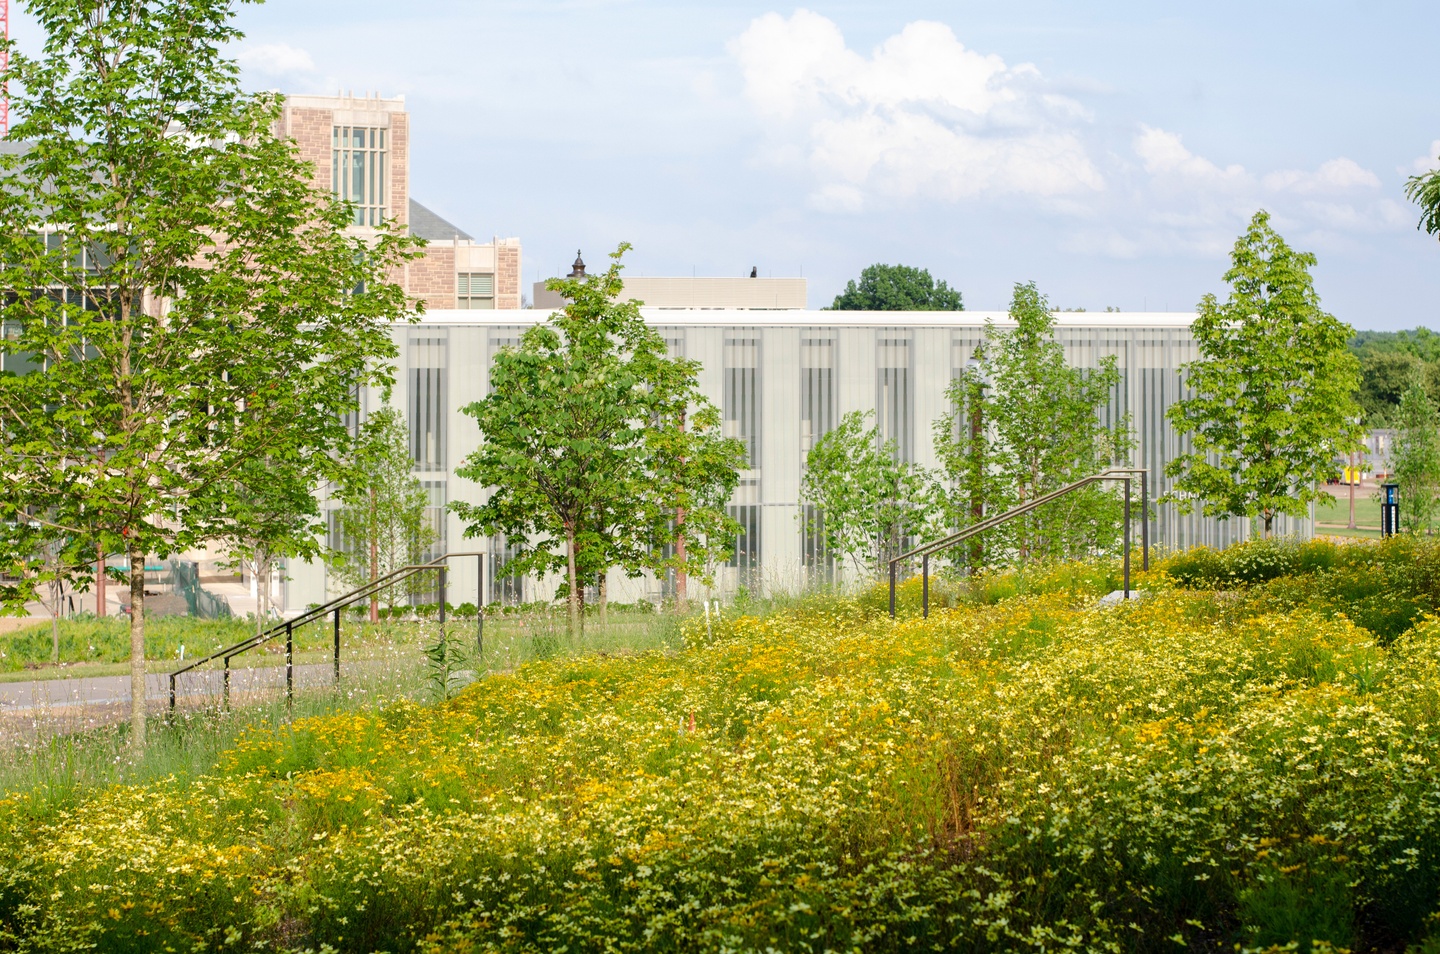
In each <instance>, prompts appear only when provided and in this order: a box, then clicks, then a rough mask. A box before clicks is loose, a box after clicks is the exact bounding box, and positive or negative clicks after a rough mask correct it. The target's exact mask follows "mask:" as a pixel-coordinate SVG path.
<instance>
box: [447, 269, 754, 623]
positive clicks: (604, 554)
mask: <svg viewBox="0 0 1440 954" xmlns="http://www.w3.org/2000/svg"><path fill="white" fill-rule="evenodd" d="M629 247H630V246H629V245H628V244H622V245H620V247H619V248H618V249H617V250H616V251H615V252H614V253H612V255H611V260H612V261H611V265H610V267H609V269H607V270H606V271H605V272H603V273H599V274H592V275H588V276H585V277H584V278H583V279H569V280H566V279H555V280H552V281H551V283H550V285H549V287H550V288H551V290H553V291H557V292H559V293H560V294H561V295H562V296H563V297H564V298H565V299H566V305H565V307H564V309H562V310H561V311H559V312H556V313H555V314H553V315H551V316H550V318H549V320H548V321H547V322H546V323H545V324H542V325H537V326H535V327H533V328H530V329H529V330H527V331H526V332H525V334H524V335H523V336H522V337H521V339H520V344H519V346H518V347H516V348H512V349H507V350H505V351H502V352H501V353H500V354H498V355H496V357H495V361H494V363H493V364H492V366H491V369H490V395H489V396H488V397H487V398H485V399H484V400H483V401H479V402H476V403H474V404H471V405H470V406H468V407H466V408H464V413H466V414H468V415H470V416H471V417H473V418H475V420H476V423H477V424H478V425H479V427H480V433H481V444H480V447H479V449H478V450H476V451H475V453H473V454H471V455H470V456H469V457H467V458H466V459H465V461H464V463H463V464H462V465H461V466H460V467H459V468H457V469H456V473H457V474H459V475H460V476H462V477H466V478H468V479H470V480H473V481H475V482H476V483H478V484H480V485H481V486H482V487H485V488H488V489H489V491H490V493H489V497H488V499H487V500H486V501H485V503H483V504H478V505H476V504H468V503H463V502H458V503H455V504H452V505H451V507H452V509H453V510H454V511H455V512H456V513H458V514H459V515H460V516H461V518H462V519H464V520H466V521H467V523H468V524H469V526H468V527H467V529H466V536H472V537H473V536H488V535H491V534H495V533H501V534H504V535H505V536H506V538H507V539H508V541H509V543H510V545H511V546H512V547H514V548H515V549H516V551H517V555H516V556H515V558H514V559H513V560H512V561H511V563H510V567H511V569H512V571H514V572H532V573H549V572H562V573H563V574H564V579H565V584H564V587H565V589H564V592H565V594H566V601H567V603H568V606H569V618H570V624H569V625H570V632H571V634H572V635H574V634H576V633H578V632H579V630H580V627H581V598H582V588H583V586H584V585H585V582H586V581H589V580H599V579H602V578H603V574H606V573H607V572H608V571H609V570H610V568H611V567H615V566H619V567H621V568H622V569H624V570H625V571H626V572H629V573H638V572H641V571H643V570H645V569H657V568H658V567H659V565H660V563H661V554H662V553H663V551H664V550H666V549H667V547H666V544H671V545H673V544H675V543H677V542H678V541H680V540H685V541H686V542H687V543H688V546H686V547H684V548H683V556H682V554H681V549H682V548H680V547H676V548H675V555H674V556H673V557H671V558H669V560H668V562H669V564H670V565H671V566H676V567H680V568H683V569H684V570H685V571H687V572H690V573H698V574H701V575H703V574H705V573H706V572H707V567H708V556H709V553H710V551H711V550H712V549H713V548H714V547H715V546H718V545H719V544H720V541H721V540H722V539H723V534H719V533H717V531H718V530H719V529H721V528H724V527H726V526H727V525H728V524H729V521H728V518H726V517H725V515H724V512H723V505H724V502H725V501H726V500H727V499H728V498H729V496H730V494H731V492H732V491H733V489H734V486H735V484H736V482H737V480H738V475H737V469H738V467H739V464H740V462H741V460H742V459H743V447H742V445H741V444H740V442H738V441H734V440H729V439H725V438H722V437H721V436H720V428H719V424H720V419H719V415H718V413H717V412H716V411H715V409H714V406H713V405H711V404H710V403H709V402H708V401H707V400H705V398H704V397H703V396H702V395H701V394H700V392H699V389H698V387H697V384H696V374H697V372H698V367H699V366H698V364H697V363H696V362H693V361H685V360H682V359H677V358H671V357H670V356H669V355H668V354H667V352H666V347H665V341H664V339H663V338H661V337H660V336H659V335H658V334H657V333H656V332H655V331H654V330H652V329H651V328H649V327H647V326H646V324H645V322H644V320H643V319H642V318H641V317H640V310H639V305H638V304H637V303H636V302H634V301H620V298H621V297H622V296H621V292H622V291H623V283H622V282H621V279H620V271H621V265H620V261H621V258H622V257H623V256H624V253H625V252H626V251H627V250H628V249H629ZM682 534H683V536H682Z"/></svg>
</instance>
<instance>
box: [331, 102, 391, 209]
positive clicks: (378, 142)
mask: <svg viewBox="0 0 1440 954" xmlns="http://www.w3.org/2000/svg"><path fill="white" fill-rule="evenodd" d="M388 135H389V130H387V129H379V128H374V127H370V126H336V127H334V130H333V133H332V143H331V160H330V162H331V165H330V182H331V185H332V188H333V189H334V192H335V195H336V197H337V198H339V199H341V200H343V201H346V202H352V203H354V205H355V218H354V224H356V225H370V226H375V225H379V224H380V223H381V222H383V221H385V219H386V217H387V216H388V214H389V211H388V206H387V201H388V200H387V198H386V195H387V193H388V191H389V188H388V185H389V184H388V175H389V168H390V163H389V156H390V150H389V147H388V145H387V144H386V140H387V138H388Z"/></svg>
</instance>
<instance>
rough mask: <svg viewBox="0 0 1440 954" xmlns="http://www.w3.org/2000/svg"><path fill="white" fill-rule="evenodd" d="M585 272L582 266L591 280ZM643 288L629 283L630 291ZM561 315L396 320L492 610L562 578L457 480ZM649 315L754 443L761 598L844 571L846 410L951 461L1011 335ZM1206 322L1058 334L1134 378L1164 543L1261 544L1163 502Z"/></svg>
mask: <svg viewBox="0 0 1440 954" xmlns="http://www.w3.org/2000/svg"><path fill="white" fill-rule="evenodd" d="M582 265H583V263H581V262H577V265H576V269H575V271H576V272H579V270H580V268H581V266H582ZM632 281H636V280H633V279H632ZM721 281H727V282H728V281H734V282H738V283H745V282H751V283H753V282H759V281H764V279H747V278H738V279H733V280H721ZM633 287H634V286H632V285H630V283H629V282H627V285H626V290H627V292H630V291H631V290H632V288H633ZM762 287H763V286H762ZM637 297H638V294H637ZM549 314H550V309H547V308H537V309H530V310H526V311H519V312H511V313H508V314H502V313H489V314H483V315H482V314H477V313H475V312H473V311H470V312H467V311H458V310H457V311H442V310H438V309H431V310H429V311H428V312H427V313H426V314H425V316H424V319H423V320H422V321H421V322H420V324H418V325H395V326H394V330H393V334H394V336H395V343H396V345H397V347H398V348H399V358H398V368H397V371H398V373H397V374H396V381H395V389H394V394H393V397H392V400H393V402H394V405H395V406H396V407H398V408H403V409H405V412H406V416H407V418H408V420H409V427H410V447H411V451H412V454H413V456H414V460H415V471H416V477H417V478H419V479H420V480H421V482H422V484H423V485H424V487H425V490H426V492H427V493H428V494H429V497H430V501H431V510H430V515H431V519H432V521H433V526H434V527H435V529H436V531H437V536H438V541H437V543H436V545H435V548H434V552H435V553H436V554H438V553H442V552H446V551H447V550H453V551H457V552H459V551H469V550H484V551H486V552H488V553H489V555H490V558H491V559H490V561H489V564H488V565H489V567H490V568H491V569H488V570H487V571H486V579H484V580H483V581H482V580H479V579H477V578H476V572H477V568H476V563H475V562H474V561H469V560H463V561H459V563H458V565H457V566H455V567H453V568H452V572H451V576H450V584H451V585H452V586H453V587H454V591H453V592H454V594H455V597H454V598H453V600H452V601H454V602H460V601H462V600H474V599H475V596H474V594H476V593H477V590H483V592H484V593H485V600H486V602H490V601H496V600H504V601H519V600H533V599H548V598H550V597H551V596H552V595H553V594H554V592H555V586H556V584H557V583H558V579H556V578H548V579H533V578H525V579H520V578H515V577H507V576H506V575H505V574H504V573H503V571H502V572H501V573H499V574H496V573H494V572H493V568H494V567H497V566H503V564H504V561H505V560H506V559H507V558H508V555H509V552H510V551H509V550H508V549H507V547H506V545H505V541H504V540H503V539H500V538H491V539H488V540H487V539H478V540H477V539H466V538H465V537H464V530H465V528H464V526H463V525H462V524H461V522H460V520H459V518H458V517H456V516H455V515H454V514H453V513H450V512H448V511H447V509H446V505H447V504H448V503H450V502H452V501H456V500H464V501H468V502H472V503H479V502H481V501H483V500H484V499H485V496H486V494H487V493H488V490H487V488H484V487H480V486H478V485H476V484H474V483H473V482H471V481H468V480H464V479H462V478H460V477H457V476H456V475H455V468H456V467H458V466H459V465H460V464H461V462H462V461H463V460H464V458H465V457H466V455H468V454H470V453H472V452H473V451H474V450H475V448H476V447H477V446H478V444H479V440H480V435H479V433H478V431H477V430H476V428H475V423H474V421H473V420H471V419H470V418H468V417H466V416H464V415H463V414H461V413H460V409H461V408H463V407H465V406H466V405H467V404H470V403H471V402H474V401H479V400H481V399H483V398H484V397H485V396H486V394H488V393H489V387H490V385H489V372H490V367H491V363H492V362H493V360H494V357H495V354H496V353H497V352H498V351H500V350H501V349H502V348H507V347H513V346H515V345H516V344H518V342H519V340H520V336H521V335H522V334H523V333H524V332H525V330H526V329H527V328H530V327H533V326H534V325H536V324H538V323H541V322H543V321H545V320H546V319H547V317H548V316H549ZM641 314H642V316H643V317H644V319H645V321H646V322H647V323H648V324H649V325H651V326H652V327H653V328H654V329H655V330H656V332H657V333H659V334H660V335H661V336H662V337H663V338H664V339H665V341H666V343H667V345H668V346H669V348H670V350H671V352H672V353H674V354H677V355H682V356H684V357H686V358H691V359H694V360H696V361H698V362H700V365H701V369H700V373H699V385H700V389H701V391H702V392H703V393H704V394H705V395H706V397H708V398H709V399H710V400H711V401H713V402H714V404H715V406H716V407H718V408H719V409H720V411H721V415H722V418H723V421H724V424H723V427H724V433H726V434H727V435H729V436H732V437H736V438H739V439H740V440H741V441H743V442H744V444H745V447H746V465H745V467H744V469H743V470H742V471H741V472H740V483H739V486H738V487H736V489H735V494H734V496H733V497H732V498H731V501H730V506H729V510H730V514H731V516H732V517H734V518H735V520H736V521H737V522H738V523H739V524H740V526H741V528H742V532H741V534H740V535H739V536H738V537H737V538H736V540H735V541H734V543H735V550H734V554H733V555H732V556H731V557H730V559H729V560H727V561H725V564H724V565H723V566H721V567H720V568H719V573H718V580H717V583H718V586H717V592H718V593H722V594H723V593H734V592H736V591H737V590H738V588H739V587H741V586H745V587H747V588H749V589H750V590H751V591H752V592H753V591H756V590H776V589H779V590H787V589H798V588H800V587H803V586H805V585H806V584H807V582H808V581H811V580H816V579H827V578H829V577H830V575H831V573H832V571H833V568H832V566H831V561H830V560H829V557H828V555H827V554H826V553H825V550H824V547H823V545H822V543H821V541H820V540H819V539H817V538H816V536H815V535H814V534H812V533H809V532H807V530H806V524H805V517H806V514H807V505H806V504H805V502H804V501H802V500H801V499H800V480H801V476H802V473H803V471H804V465H805V455H806V453H807V452H808V451H809V449H810V448H811V447H812V446H814V443H815V441H817V440H819V439H820V438H821V437H823V436H824V435H825V434H826V433H827V432H829V431H830V430H831V429H832V428H834V427H835V426H836V425H837V424H838V423H839V421H840V419H841V418H842V417H843V416H844V415H845V414H846V413H848V412H850V411H871V412H874V414H875V418H874V420H875V422H876V424H877V425H878V427H879V429H880V432H881V435H882V436H883V437H884V438H885V439H886V440H894V441H895V444H896V447H897V448H898V450H899V453H900V455H901V456H902V457H903V458H905V459H906V460H912V461H915V462H917V463H920V464H924V465H926V466H932V467H933V466H935V465H936V464H937V463H938V461H937V460H936V457H935V453H934V449H933V445H932V442H931V425H932V423H933V422H934V421H935V420H936V419H937V418H939V417H941V416H942V415H943V414H945V413H946V412H947V411H948V410H949V405H948V402H947V400H946V397H945V390H946V388H947V387H948V386H949V384H950V382H951V381H952V380H953V379H954V378H955V376H956V375H958V374H959V373H960V372H961V371H962V370H963V369H964V368H965V366H966V362H967V361H968V360H969V359H970V358H971V356H972V355H973V354H974V353H975V348H976V346H977V345H978V344H979V343H980V342H981V341H982V340H983V337H984V334H985V326H986V323H987V322H994V323H995V324H996V325H998V326H1000V327H1002V328H1003V327H1006V326H1007V325H1009V324H1010V319H1009V316H1008V315H1006V314H1005V313H1004V312H974V311H958V312H956V311H945V312H927V311H894V312H874V311H871V312H863V311H810V310H801V309H777V308H774V307H773V306H770V307H757V308H719V307H715V306H713V305H710V304H706V305H699V306H695V307H685V308H681V307H677V306H674V305H658V306H657V305H651V304H649V303H648V302H647V304H646V306H645V307H644V308H643V309H642V310H641ZM1194 318H1195V316H1194V314H1193V313H1188V312H1187V313H1173V314H1156V313H1148V314H1134V313H1066V314H1059V315H1057V316H1056V329H1055V333H1056V337H1057V338H1058V339H1059V341H1060V343H1061V345H1062V346H1063V347H1064V349H1065V357H1066V360H1067V362H1068V363H1069V364H1070V365H1072V366H1073V367H1078V368H1095V367H1098V366H1099V363H1100V361H1101V360H1103V359H1104V358H1105V357H1107V356H1111V355H1113V356H1114V357H1115V359H1116V363H1117V368H1118V370H1119V372H1120V380H1119V382H1118V383H1117V384H1116V386H1115V388H1114V390H1113V391H1112V392H1111V394H1110V398H1109V400H1108V401H1107V402H1106V404H1105V406H1104V407H1103V408H1101V411H1100V416H1101V419H1102V420H1103V421H1104V422H1105V424H1106V425H1107V426H1113V425H1115V424H1116V423H1118V422H1119V421H1120V420H1122V419H1123V418H1124V417H1125V416H1126V415H1128V416H1129V418H1130V421H1131V426H1132V427H1133V428H1134V434H1135V438H1136V442H1137V446H1136V449H1135V452H1134V461H1135V463H1136V465H1137V466H1141V467H1145V468H1148V469H1149V472H1150V481H1151V482H1150V491H1151V505H1152V507H1153V513H1154V515H1155V523H1154V525H1153V530H1152V535H1151V542H1152V543H1153V544H1155V545H1157V546H1158V547H1162V548H1165V549H1170V550H1174V549H1182V548H1186V547H1191V546H1195V545H1198V544H1206V545H1209V546H1217V547H1218V546H1225V545H1227V544H1229V543H1233V542H1236V541H1239V540H1244V539H1246V538H1247V537H1248V535H1249V533H1250V526H1249V522H1248V521H1246V520H1244V519H1234V520H1221V519H1216V518H1211V517H1205V516H1202V515H1200V514H1198V513H1191V512H1189V511H1188V510H1183V511H1182V510H1181V509H1180V508H1178V507H1177V506H1176V505H1174V504H1170V503H1166V504H1158V503H1156V500H1157V499H1158V498H1159V496H1160V494H1162V493H1164V492H1165V491H1167V490H1170V489H1172V486H1173V483H1172V481H1171V479H1170V478H1168V477H1166V476H1165V468H1166V465H1168V464H1169V463H1170V462H1171V461H1173V460H1175V459H1176V458H1177V457H1178V456H1179V455H1181V454H1184V453H1188V452H1189V451H1190V450H1191V448H1192V443H1191V441H1190V439H1189V438H1188V437H1183V436H1181V435H1180V434H1177V433H1176V431H1175V429H1174V428H1173V427H1172V426H1171V425H1170V423H1169V421H1168V420H1167V418H1166V411H1167V410H1168V409H1169V408H1170V407H1171V406H1172V405H1173V404H1174V402H1175V401H1176V400H1178V399H1179V398H1181V397H1183V396H1185V395H1186V393H1187V391H1186V389H1185V386H1184V382H1183V379H1182V376H1181V372H1180V369H1181V367H1182V366H1183V365H1184V364H1185V363H1186V362H1189V361H1193V360H1195V358H1196V355H1197V353H1198V352H1197V345H1196V342H1195V337H1194V335H1193V334H1192V333H1191V331H1190V323H1191V322H1192V321H1193V320H1194ZM452 371H453V372H454V373H451V372H452ZM361 400H362V404H363V406H364V409H365V410H367V411H368V410H373V409H374V408H375V407H377V406H378V401H379V397H378V395H377V394H376V393H373V392H366V393H365V394H362V395H361ZM1136 490H1137V492H1138V488H1136ZM1277 532H1279V533H1281V534H1296V535H1299V536H1302V537H1304V536H1309V534H1310V532H1311V521H1310V520H1309V519H1308V518H1302V519H1291V518H1288V517H1286V518H1282V519H1281V520H1280V521H1279V525H1278V526H1277ZM288 585H289V588H290V593H289V600H288V605H290V606H292V607H293V606H304V605H305V604H307V603H310V602H317V603H318V602H323V601H324V599H325V596H326V593H327V592H329V593H330V594H331V595H335V594H336V592H337V591H336V587H335V586H334V585H332V584H330V583H328V581H327V579H326V572H325V568H324V566H323V565H321V564H319V563H315V564H310V565H304V564H299V563H296V564H294V565H292V567H291V568H290V583H289V584H288ZM669 585H670V584H669V581H667V580H661V579H653V578H649V577H643V578H641V579H638V580H630V579H626V578H624V575H623V574H620V573H616V574H615V575H613V576H612V577H611V579H610V595H611V598H613V599H616V600H620V601H624V602H630V601H633V600H636V599H647V600H656V599H661V598H663V597H664V596H666V595H667V593H668V592H669ZM691 586H692V589H691V591H690V592H691V595H692V596H697V595H699V594H702V593H703V589H699V588H695V587H696V586H697V584H696V583H694V582H693V581H692V583H691Z"/></svg>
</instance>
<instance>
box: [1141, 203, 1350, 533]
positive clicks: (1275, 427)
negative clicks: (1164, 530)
mask: <svg viewBox="0 0 1440 954" xmlns="http://www.w3.org/2000/svg"><path fill="white" fill-rule="evenodd" d="M1231 263H1232V264H1231V268H1230V270H1229V271H1227V272H1226V273H1225V281H1226V282H1228V283H1229V284H1230V288H1231V292H1230V297H1229V298H1228V299H1227V300H1226V301H1225V302H1224V303H1223V304H1222V303H1221V302H1219V301H1217V300H1216V298H1215V296H1214V295H1206V296H1205V298H1204V299H1203V300H1202V301H1201V302H1200V308H1199V315H1198V316H1197V317H1196V319H1195V321H1194V323H1193V324H1192V325H1191V326H1190V327H1191V330H1192V332H1193V333H1194V335H1195V340H1196V343H1197V344H1198V345H1199V351H1200V357H1199V358H1198V359H1197V360H1195V361H1192V362H1190V363H1189V364H1188V365H1186V366H1185V369H1184V373H1185V384H1186V386H1187V387H1188V388H1190V389H1191V391H1192V392H1193V396H1192V397H1189V398H1184V399H1182V400H1180V401H1177V402H1176V403H1175V404H1173V405H1171V407H1170V410H1169V412H1168V415H1169V418H1170V420H1171V422H1172V423H1173V424H1174V425H1175V428H1176V430H1178V431H1179V432H1180V433H1181V434H1189V435H1191V440H1192V447H1193V450H1191V451H1190V452H1189V453H1186V454H1182V455H1180V456H1179V457H1177V458H1175V459H1174V460H1173V461H1171V462H1170V465H1169V466H1168V467H1167V468H1166V474H1167V475H1169V476H1171V477H1173V478H1175V483H1174V485H1173V489H1172V491H1171V493H1170V494H1168V495H1166V498H1165V499H1169V500H1173V501H1176V502H1181V503H1185V502H1189V504H1190V505H1191V506H1195V505H1197V504H1198V505H1200V506H1202V507H1203V512H1204V513H1205V515H1206V516H1230V517H1246V518H1248V519H1252V520H1253V519H1259V520H1260V522H1261V526H1262V528H1263V530H1264V534H1265V536H1266V537H1269V536H1270V535H1271V534H1272V532H1273V530H1274V523H1275V518H1276V517H1278V516H1279V515H1281V514H1289V515H1291V516H1296V517H1299V516H1303V515H1305V514H1306V513H1307V508H1308V507H1309V504H1310V502H1311V501H1314V500H1321V501H1325V502H1329V501H1332V500H1333V499H1334V498H1333V497H1331V496H1330V495H1329V494H1328V493H1326V492H1325V491H1324V490H1323V489H1321V488H1323V487H1324V482H1325V480H1327V479H1328V478H1330V477H1331V476H1333V475H1334V473H1335V467H1336V461H1337V460H1338V459H1339V458H1340V456H1341V455H1342V454H1345V453H1347V452H1348V451H1349V450H1350V449H1351V448H1352V447H1353V446H1355V444H1356V442H1357V441H1358V440H1359V437H1360V425H1359V424H1358V423H1357V421H1358V419H1359V415H1360V409H1359V407H1358V406H1357V405H1356V404H1355V401H1354V397H1353V395H1354V394H1355V392H1356V390H1357V389H1358V387H1359V384H1360V369H1359V362H1358V361H1356V359H1355V356H1354V355H1352V354H1351V353H1350V351H1349V349H1348V348H1347V343H1348V342H1349V341H1350V339H1351V337H1352V336H1353V335H1354V331H1353V330H1352V329H1351V328H1350V326H1349V325H1347V324H1345V323H1344V322H1342V321H1340V320H1338V319H1336V318H1335V317H1334V316H1333V315H1329V314H1326V313H1325V312H1324V311H1322V310H1321V308H1320V298H1319V296H1318V295H1316V294H1315V288H1314V285H1313V284H1312V282H1311V279H1310V267H1311V266H1313V265H1314V264H1315V256H1314V255H1311V254H1310V253H1308V252H1296V251H1294V250H1293V249H1291V248H1290V246H1289V245H1288V244H1286V242H1285V240H1284V239H1283V238H1281V237H1280V235H1279V234H1278V233H1277V232H1276V231H1275V230H1274V229H1272V228H1271V227H1270V216H1269V215H1268V214H1267V213H1266V212H1264V211H1260V212H1257V213H1255V217H1254V218H1253V219H1252V220H1251V222H1250V227H1249V228H1248V229H1247V230H1246V232H1245V234H1244V235H1242V236H1241V237H1240V238H1239V239H1238V240H1237V241H1236V242H1235V250H1234V251H1233V252H1232V253H1231Z"/></svg>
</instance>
